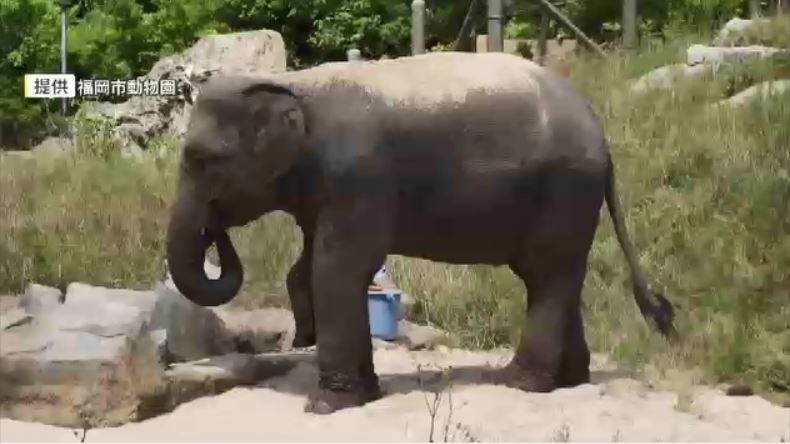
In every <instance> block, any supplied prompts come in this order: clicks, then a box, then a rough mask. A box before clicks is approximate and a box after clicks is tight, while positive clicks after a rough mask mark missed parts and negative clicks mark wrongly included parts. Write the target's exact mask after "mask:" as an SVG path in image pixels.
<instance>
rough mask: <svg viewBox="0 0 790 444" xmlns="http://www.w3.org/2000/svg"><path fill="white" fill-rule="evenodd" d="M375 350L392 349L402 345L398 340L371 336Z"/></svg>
mask: <svg viewBox="0 0 790 444" xmlns="http://www.w3.org/2000/svg"><path fill="white" fill-rule="evenodd" d="M370 339H371V344H372V345H373V349H374V350H392V349H395V348H398V347H400V344H398V343H397V342H390V341H385V340H383V339H379V338H370Z"/></svg>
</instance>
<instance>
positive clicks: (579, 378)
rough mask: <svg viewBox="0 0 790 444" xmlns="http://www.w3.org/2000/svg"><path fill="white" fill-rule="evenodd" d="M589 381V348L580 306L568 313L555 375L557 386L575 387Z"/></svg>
mask: <svg viewBox="0 0 790 444" xmlns="http://www.w3.org/2000/svg"><path fill="white" fill-rule="evenodd" d="M588 382H590V349H589V347H588V346H587V340H586V339H585V338H584V323H583V321H582V313H581V309H580V308H574V309H572V310H570V312H569V313H568V321H567V325H566V331H565V348H564V350H563V354H562V361H561V363H560V370H559V373H558V375H557V385H558V386H559V387H575V386H577V385H580V384H586V383H588Z"/></svg>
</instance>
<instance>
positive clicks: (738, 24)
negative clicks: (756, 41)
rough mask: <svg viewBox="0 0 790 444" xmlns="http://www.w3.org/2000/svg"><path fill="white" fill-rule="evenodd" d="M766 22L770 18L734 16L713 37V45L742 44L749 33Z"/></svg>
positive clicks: (747, 38)
mask: <svg viewBox="0 0 790 444" xmlns="http://www.w3.org/2000/svg"><path fill="white" fill-rule="evenodd" d="M768 22H770V20H769V19H766V18H758V19H742V18H740V17H735V18H733V19H731V20H730V21H728V22H727V23H725V24H724V26H722V28H721V29H720V30H719V32H718V34H716V37H715V38H714V39H713V45H714V46H744V45H746V44H748V40H749V34H750V33H751V32H753V31H754V30H755V29H756V28H759V27H760V26H763V25H765V24H766V23H768Z"/></svg>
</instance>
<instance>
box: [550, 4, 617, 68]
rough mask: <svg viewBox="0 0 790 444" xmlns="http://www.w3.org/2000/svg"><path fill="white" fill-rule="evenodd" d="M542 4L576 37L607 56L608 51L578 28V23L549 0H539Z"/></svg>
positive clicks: (598, 52) (603, 55)
mask: <svg viewBox="0 0 790 444" xmlns="http://www.w3.org/2000/svg"><path fill="white" fill-rule="evenodd" d="M538 2H540V4H541V6H543V8H544V9H545V11H546V12H548V13H549V14H551V15H552V16H553V17H554V19H555V20H557V21H559V22H560V23H562V24H563V25H565V26H566V27H567V28H568V29H570V30H571V31H572V32H573V33H574V34H575V35H576V37H577V38H578V39H579V40H581V41H582V42H583V43H584V44H585V45H587V46H589V47H590V48H591V49H592V50H593V51H595V52H596V53H597V54H598V55H600V56H602V57H606V52H605V51H604V50H603V48H601V47H600V46H598V44H597V43H595V42H594V41H592V39H590V38H589V37H587V35H586V34H585V33H583V32H582V30H581V29H579V28H577V27H576V25H574V24H573V22H572V21H571V20H570V19H569V18H568V17H565V15H564V14H563V13H562V12H560V11H559V10H558V9H557V8H556V7H555V6H554V5H552V4H551V3H549V2H548V0H538Z"/></svg>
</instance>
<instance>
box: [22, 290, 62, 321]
mask: <svg viewBox="0 0 790 444" xmlns="http://www.w3.org/2000/svg"><path fill="white" fill-rule="evenodd" d="M62 301H63V293H62V292H61V291H60V290H58V289H57V288H52V287H47V286H45V285H39V284H35V283H33V284H29V285H28V286H27V288H26V289H25V292H24V293H23V294H22V296H21V297H20V299H19V304H20V306H21V307H22V308H24V309H25V310H26V311H27V312H28V313H31V314H36V313H39V312H40V311H42V310H46V309H49V308H52V307H54V306H57V305H59V304H60V303H61V302H62Z"/></svg>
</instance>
